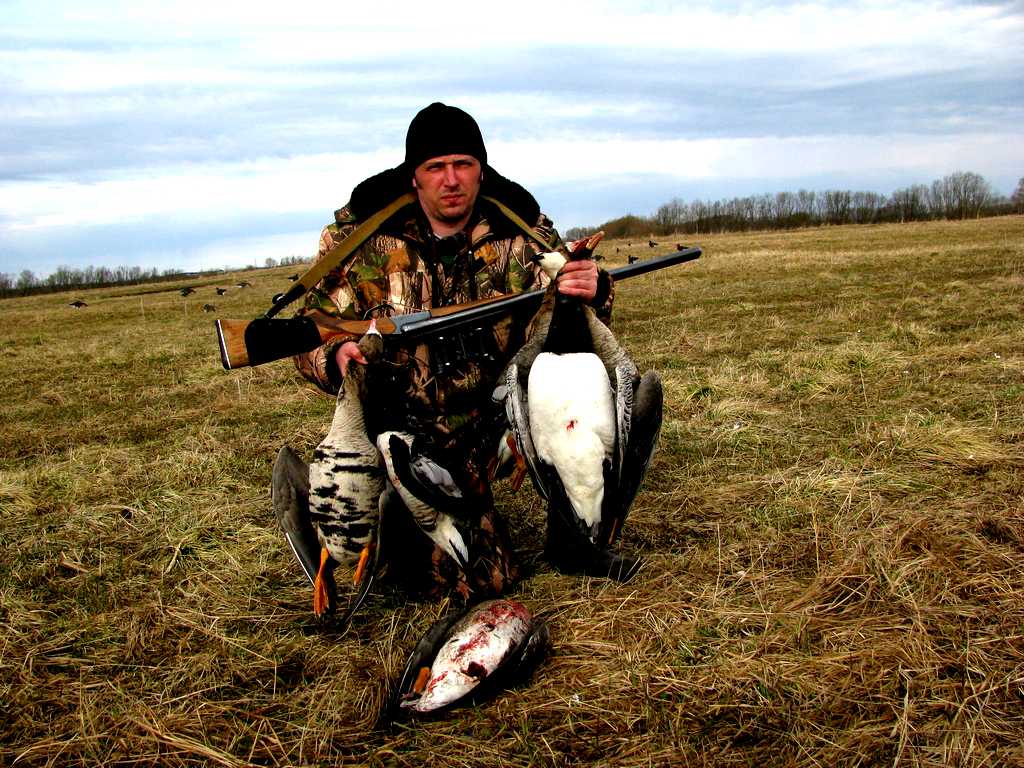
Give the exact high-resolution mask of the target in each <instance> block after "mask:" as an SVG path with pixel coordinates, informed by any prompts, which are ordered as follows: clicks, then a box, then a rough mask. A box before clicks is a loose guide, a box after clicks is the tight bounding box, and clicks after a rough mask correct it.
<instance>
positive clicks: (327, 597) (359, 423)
mask: <svg viewBox="0 0 1024 768" xmlns="http://www.w3.org/2000/svg"><path fill="white" fill-rule="evenodd" d="M383 346H384V345H383V340H382V338H381V335H380V333H379V332H378V331H377V329H376V325H375V324H374V323H371V325H370V330H369V331H368V332H367V333H366V335H365V336H363V338H362V339H361V340H360V341H359V348H360V350H361V351H362V353H363V355H364V356H365V357H366V359H367V361H368V365H357V364H353V365H351V366H349V369H348V372H347V374H346V375H345V378H344V380H343V381H342V384H341V387H340V388H339V389H338V397H337V401H336V405H335V410H334V419H333V421H332V422H331V427H330V429H329V430H328V432H327V435H326V437H324V439H323V440H322V441H321V442H320V444H319V445H318V446H317V448H316V450H315V451H314V452H313V460H312V462H310V464H309V466H308V468H307V467H306V465H305V463H304V462H303V461H302V459H301V458H299V457H298V455H297V454H295V452H294V451H292V450H291V449H290V448H289V447H288V446H284V447H283V448H282V449H281V451H280V452H279V453H278V457H277V461H276V462H275V464H274V473H273V479H272V483H271V486H272V497H273V503H274V512H275V514H276V515H277V519H278V522H279V523H280V525H281V528H282V529H283V530H284V533H285V538H286V539H287V540H288V543H289V545H290V546H291V548H292V551H293V552H294V553H295V556H296V558H297V559H298V560H299V564H300V565H301V566H302V570H303V572H304V573H305V574H306V576H307V578H309V580H310V582H312V584H313V612H314V613H315V614H316V615H317V616H322V615H323V614H324V613H327V612H329V611H333V610H334V608H335V604H336V586H335V582H334V574H333V571H334V568H335V566H336V565H337V564H339V563H341V564H346V565H351V564H356V573H355V577H354V580H355V582H356V583H357V584H360V583H362V584H363V585H364V588H362V589H361V590H360V596H359V598H358V602H361V600H362V597H365V593H366V588H367V587H366V584H368V582H367V581H366V579H369V578H372V576H371V575H372V573H373V570H374V569H373V568H370V569H369V570H367V564H368V562H369V561H370V560H371V559H373V560H376V556H377V554H378V551H377V550H378V549H379V546H378V544H379V541H378V540H377V537H378V532H379V524H380V517H381V510H382V508H383V507H385V506H386V505H387V503H388V496H387V494H386V493H385V490H386V484H387V481H386V478H385V474H384V469H383V467H382V466H381V457H380V453H379V452H378V451H377V447H376V445H374V442H373V440H371V439H370V437H369V435H368V434H367V431H366V422H365V417H364V413H363V398H364V397H365V395H366V376H367V371H368V367H369V366H371V365H372V364H373V363H374V362H376V361H377V360H379V359H380V356H381V354H382V351H383ZM358 602H357V603H356V604H355V605H353V606H351V607H350V610H349V615H351V613H352V611H354V610H355V608H357V607H358Z"/></svg>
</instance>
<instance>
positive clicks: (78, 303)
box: [68, 299, 89, 309]
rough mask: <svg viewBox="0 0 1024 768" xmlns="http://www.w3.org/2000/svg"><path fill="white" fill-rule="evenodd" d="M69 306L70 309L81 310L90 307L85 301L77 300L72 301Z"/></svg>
mask: <svg viewBox="0 0 1024 768" xmlns="http://www.w3.org/2000/svg"><path fill="white" fill-rule="evenodd" d="M68 306H69V307H74V308H75V309H81V308H82V307H88V306H89V305H88V304H86V303H85V302H84V301H82V300H81V299H75V300H74V301H72V302H71V303H70V304H68Z"/></svg>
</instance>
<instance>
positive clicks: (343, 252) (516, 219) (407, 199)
mask: <svg viewBox="0 0 1024 768" xmlns="http://www.w3.org/2000/svg"><path fill="white" fill-rule="evenodd" d="M481 197H482V198H483V199H484V200H486V201H487V202H489V203H491V204H492V205H494V206H495V207H496V208H497V209H498V210H499V211H500V212H501V214H502V215H503V216H504V217H505V218H506V219H508V220H509V221H511V222H512V223H513V224H515V225H516V226H517V227H519V229H521V230H522V231H523V233H524V234H526V235H527V236H528V237H529V238H530V239H531V240H533V241H534V242H536V243H538V244H539V245H540V246H541V248H543V249H544V250H545V251H548V250H551V248H552V245H551V243H549V242H548V241H546V240H545V239H544V238H543V237H541V236H540V234H539V233H538V232H537V231H536V230H535V229H534V228H533V227H531V226H530V225H529V224H527V223H526V222H525V221H523V219H522V217H520V216H519V214H517V213H516V212H515V211H513V210H512V209H511V208H509V207H508V206H507V205H505V204H504V203H502V202H501V201H500V200H498V199H496V198H493V197H490V196H487V195H481ZM414 202H416V195H415V194H413V193H412V192H406V193H405V194H403V195H402V196H401V197H399V198H398V199H396V200H395V201H394V202H392V203H389V204H388V205H386V206H385V207H383V208H381V209H380V210H379V211H377V212H376V213H375V214H373V215H372V216H370V217H369V218H368V219H367V220H366V221H364V222H363V223H362V224H360V225H359V226H358V227H356V228H355V229H354V230H352V231H351V232H350V233H349V234H348V236H347V237H346V238H345V239H344V240H342V241H341V242H340V243H338V244H337V245H335V246H334V247H333V248H331V250H329V251H328V252H327V253H325V254H324V256H323V258H322V259H320V260H319V261H317V262H316V263H314V264H313V266H311V267H310V268H309V269H307V270H306V272H305V273H304V274H303V275H302V277H300V278H299V279H298V280H297V281H296V282H295V283H294V285H292V286H291V288H289V289H288V291H287V292H286V293H285V294H284V295H283V296H282V297H281V298H279V299H278V300H277V301H275V302H274V304H273V306H272V307H271V308H270V309H269V310H267V313H266V315H265V317H267V318H271V317H273V316H274V315H276V314H277V313H278V312H280V311H281V310H282V309H284V308H285V307H286V306H288V305H289V304H291V303H292V302H293V301H295V300H296V299H298V298H299V297H300V296H302V295H303V294H305V293H306V292H307V291H308V290H310V289H311V288H312V287H313V286H314V285H316V284H317V283H319V282H320V281H321V280H322V279H323V277H324V275H326V274H327V273H328V272H330V271H331V270H332V269H334V268H335V267H336V266H338V265H339V264H341V262H342V261H344V260H345V258H346V257H347V256H349V255H350V254H351V253H352V252H353V251H355V249H356V248H358V247H359V246H360V245H362V244H363V243H364V242H366V240H367V239H368V238H369V237H370V236H371V235H373V234H374V233H375V232H376V231H377V230H378V229H380V228H381V226H382V225H383V224H384V222H386V221H387V220H388V219H390V218H391V217H392V216H394V215H395V214H396V213H397V212H398V211H400V210H401V209H402V208H404V207H405V206H407V205H411V204H412V203H414Z"/></svg>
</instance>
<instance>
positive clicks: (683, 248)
mask: <svg viewBox="0 0 1024 768" xmlns="http://www.w3.org/2000/svg"><path fill="white" fill-rule="evenodd" d="M686 248H687V246H685V245H683V244H682V243H676V250H677V251H685V250H686Z"/></svg>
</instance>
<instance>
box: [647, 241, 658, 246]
mask: <svg viewBox="0 0 1024 768" xmlns="http://www.w3.org/2000/svg"><path fill="white" fill-rule="evenodd" d="M656 245H657V243H656V242H654V241H653V240H648V241H647V247H648V248H653V247H654V246H656Z"/></svg>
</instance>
